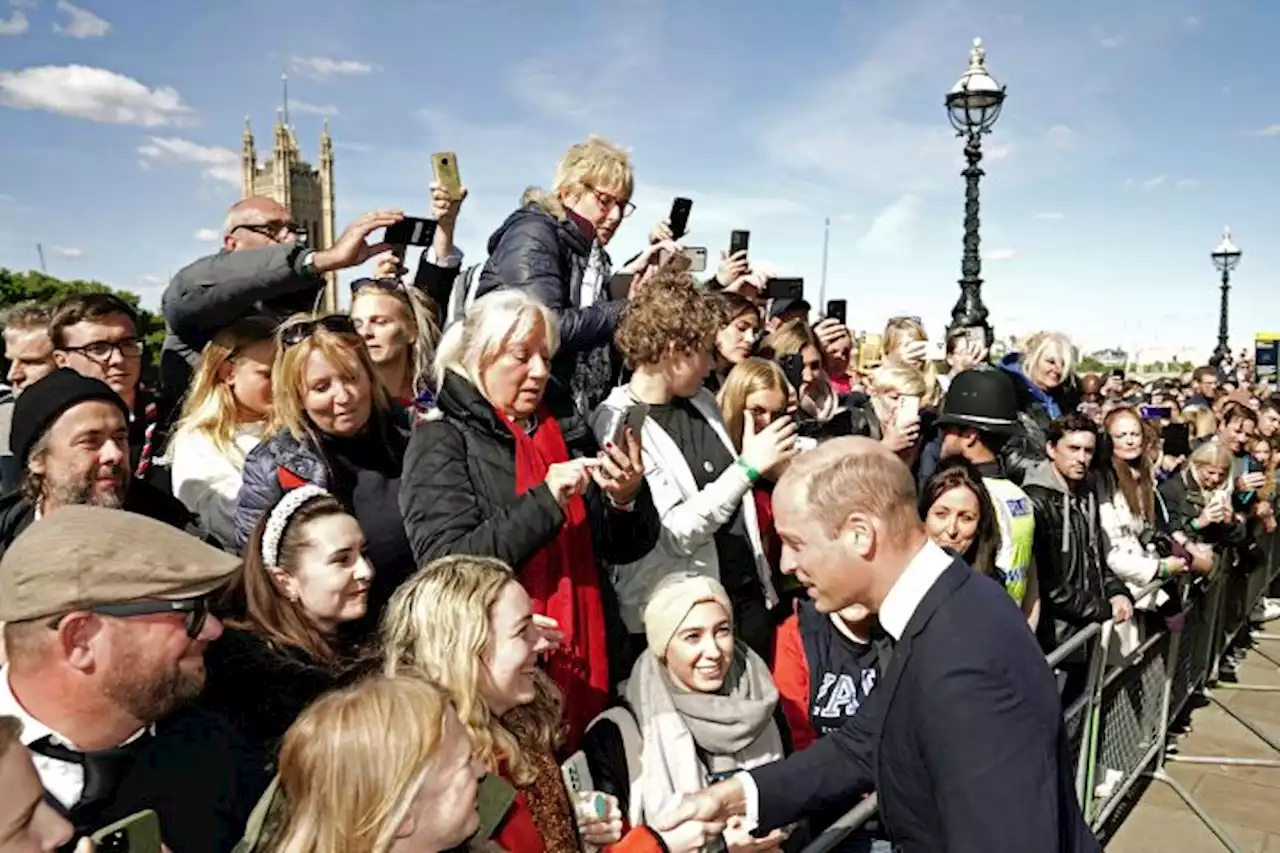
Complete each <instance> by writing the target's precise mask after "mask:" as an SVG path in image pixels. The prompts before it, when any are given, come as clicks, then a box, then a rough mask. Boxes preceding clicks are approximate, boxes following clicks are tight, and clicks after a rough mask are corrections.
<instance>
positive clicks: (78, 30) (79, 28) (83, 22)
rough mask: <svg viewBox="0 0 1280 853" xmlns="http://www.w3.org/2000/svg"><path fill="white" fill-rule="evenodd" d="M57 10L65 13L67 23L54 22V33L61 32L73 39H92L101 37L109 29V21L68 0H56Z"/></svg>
mask: <svg viewBox="0 0 1280 853" xmlns="http://www.w3.org/2000/svg"><path fill="white" fill-rule="evenodd" d="M58 11H59V12H65V13H66V14H67V23H66V26H63V25H62V24H54V25H53V31H54V32H55V33H61V34H62V35H64V36H70V37H71V38H73V39H94V38H102V37H103V36H105V35H106V34H107V32H108V31H110V29H111V24H110V23H109V22H107V21H104V20H103V19H102V18H99V17H98V16H97V15H95V14H93V13H92V12H90V11H89V10H88V9H82V8H80V7H79V6H76V5H75V4H73V3H70V2H68V0H58Z"/></svg>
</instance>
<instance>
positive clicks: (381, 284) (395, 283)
mask: <svg viewBox="0 0 1280 853" xmlns="http://www.w3.org/2000/svg"><path fill="white" fill-rule="evenodd" d="M367 287H371V288H373V289H374V290H382V291H386V292H387V293H395V292H396V291H401V290H404V282H402V281H401V280H400V279H398V278H357V279H353V280H352V281H351V295H352V296H355V295H356V294H357V293H359V292H360V291H362V290H364V289H365V288H367Z"/></svg>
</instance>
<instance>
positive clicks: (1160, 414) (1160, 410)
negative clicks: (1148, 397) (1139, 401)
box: [1138, 406, 1173, 421]
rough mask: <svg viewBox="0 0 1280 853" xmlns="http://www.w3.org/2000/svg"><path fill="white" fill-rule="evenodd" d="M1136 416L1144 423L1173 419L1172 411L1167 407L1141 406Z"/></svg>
mask: <svg viewBox="0 0 1280 853" xmlns="http://www.w3.org/2000/svg"><path fill="white" fill-rule="evenodd" d="M1138 414H1140V415H1141V416H1142V419H1143V420H1144V421H1166V420H1168V419H1169V418H1171V417H1173V409H1171V408H1169V407H1168V406H1143V407H1142V408H1141V409H1139V410H1138Z"/></svg>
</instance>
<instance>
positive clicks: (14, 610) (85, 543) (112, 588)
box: [0, 506, 240, 622]
mask: <svg viewBox="0 0 1280 853" xmlns="http://www.w3.org/2000/svg"><path fill="white" fill-rule="evenodd" d="M239 566H240V558H239V557H236V556H233V555H231V554H228V553H226V552H224V551H219V550H218V549H217V548H214V547H213V546H212V545H207V544H205V543H204V542H202V541H200V540H199V539H197V538H195V537H194V536H191V535H189V534H187V533H183V532H182V531H181V530H179V529H177V528H176V527H171V526H170V525H168V524H165V523H163V522H160V521H156V520H155V519H152V518H148V517H146V516H144V515H138V514H136V513H132V512H125V511H124V510H118V509H106V508H103V507H96V506H66V507H60V508H59V509H56V510H54V511H53V512H51V513H50V514H49V515H47V516H45V517H44V518H42V519H40V520H39V521H37V522H35V523H34V524H32V525H31V526H30V527H28V528H27V529H26V530H24V531H23V532H22V534H21V535H20V536H18V538H17V539H15V540H14V542H13V544H12V545H10V546H9V548H8V549H7V550H6V551H5V552H4V557H3V559H0V622H25V621H28V620H31V619H42V618H46V617H49V616H56V615H58V614H60V613H69V612H71V611H73V610H87V609H89V608H92V607H96V606H99V605H102V604H120V603H123V602H126V601H137V600H139V599H147V598H152V599H154V598H160V599H169V600H179V599H184V598H195V597H197V596H200V595H206V594H208V593H210V592H213V591H214V590H215V589H218V588H219V587H221V586H223V585H224V584H226V583H227V582H228V581H229V580H230V579H231V576H232V575H233V574H234V573H235V571H236V569H237V568H238V567H239Z"/></svg>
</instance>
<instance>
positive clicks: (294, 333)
mask: <svg viewBox="0 0 1280 853" xmlns="http://www.w3.org/2000/svg"><path fill="white" fill-rule="evenodd" d="M321 329H323V330H325V331H326V332H332V333H334V334H335V335H358V334H359V332H357V331H356V324H355V323H354V322H353V321H352V319H351V318H350V317H348V316H347V315H346V314H329V315H326V316H324V317H317V318H316V319H314V320H304V321H302V322H300V323H295V324H293V325H292V326H287V327H286V328H285V330H284V331H283V332H281V333H280V343H281V345H283V346H284V348H285V349H288V348H289V347H292V346H297V345H298V344H300V343H302V342H303V341H305V340H306V339H307V338H309V337H311V336H312V335H314V334H315V333H316V332H318V331H320V330H321Z"/></svg>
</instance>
